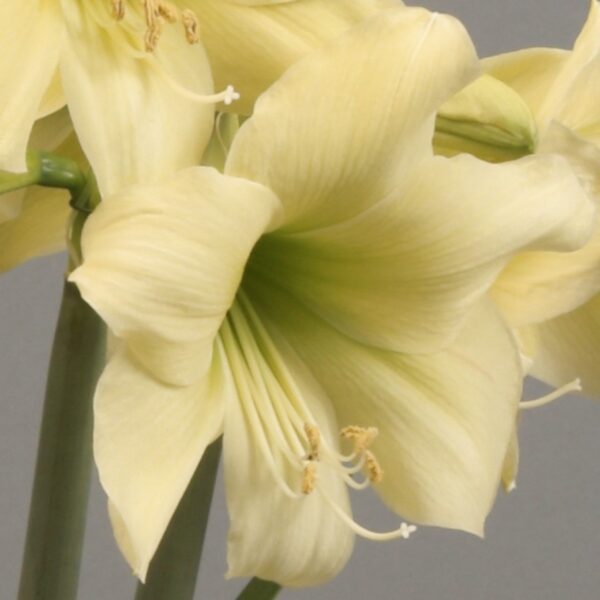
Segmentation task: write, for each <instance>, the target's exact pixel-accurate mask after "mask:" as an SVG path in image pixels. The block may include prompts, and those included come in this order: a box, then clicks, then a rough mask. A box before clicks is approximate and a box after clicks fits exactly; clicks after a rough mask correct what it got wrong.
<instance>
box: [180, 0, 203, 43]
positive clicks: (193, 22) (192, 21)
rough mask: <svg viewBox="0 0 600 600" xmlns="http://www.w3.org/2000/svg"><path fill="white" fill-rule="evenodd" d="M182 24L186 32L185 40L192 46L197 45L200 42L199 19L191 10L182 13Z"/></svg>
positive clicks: (187, 9)
mask: <svg viewBox="0 0 600 600" xmlns="http://www.w3.org/2000/svg"><path fill="white" fill-rule="evenodd" d="M181 23H182V24H183V29H184V30H185V39H186V40H187V41H188V43H190V44H197V43H198V42H199V41H200V35H199V33H198V17H196V15H195V14H194V12H193V11H191V10H190V9H189V8H186V9H184V10H182V11H181Z"/></svg>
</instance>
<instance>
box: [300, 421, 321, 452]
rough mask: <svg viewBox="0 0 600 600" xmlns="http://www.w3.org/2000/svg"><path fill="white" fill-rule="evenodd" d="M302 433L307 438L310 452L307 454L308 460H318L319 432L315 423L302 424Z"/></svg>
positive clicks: (319, 450) (319, 447)
mask: <svg viewBox="0 0 600 600" xmlns="http://www.w3.org/2000/svg"><path fill="white" fill-rule="evenodd" d="M304 433H306V437H307V438H308V445H309V448H310V452H309V454H308V460H319V456H320V453H321V434H320V433H319V430H318V429H317V427H316V426H315V425H310V424H309V423H305V424H304Z"/></svg>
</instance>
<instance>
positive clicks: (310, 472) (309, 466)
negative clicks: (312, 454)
mask: <svg viewBox="0 0 600 600" xmlns="http://www.w3.org/2000/svg"><path fill="white" fill-rule="evenodd" d="M316 482H317V465H316V464H315V463H314V462H313V461H309V462H307V463H306V464H305V465H304V470H303V471H302V493H303V494H306V495H308V494H310V493H312V492H313V491H314V489H315V484H316Z"/></svg>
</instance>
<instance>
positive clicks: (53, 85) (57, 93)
mask: <svg viewBox="0 0 600 600" xmlns="http://www.w3.org/2000/svg"><path fill="white" fill-rule="evenodd" d="M66 102H67V101H66V99H65V93H64V91H63V88H62V81H61V79H60V69H59V68H58V65H57V68H56V71H55V72H54V75H53V77H52V79H51V81H50V85H48V87H47V88H46V92H45V93H44V96H43V98H42V101H41V102H40V107H39V109H38V115H37V118H38V119H42V118H43V117H47V116H48V115H51V114H52V113H55V112H56V111H58V110H60V109H61V108H63V107H64V106H65V104H66Z"/></svg>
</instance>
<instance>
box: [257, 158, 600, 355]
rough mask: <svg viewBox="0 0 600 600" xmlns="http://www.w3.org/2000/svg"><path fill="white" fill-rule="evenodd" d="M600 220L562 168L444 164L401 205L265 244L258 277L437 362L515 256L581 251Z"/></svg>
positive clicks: (429, 165) (463, 161)
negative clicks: (434, 354) (428, 354)
mask: <svg viewBox="0 0 600 600" xmlns="http://www.w3.org/2000/svg"><path fill="white" fill-rule="evenodd" d="M594 210H595V209H594V206H593V204H592V203H591V202H590V200H589V199H588V197H587V196H586V194H585V193H584V192H583V190H582V189H581V187H580V185H579V183H578V181H577V178H576V177H575V176H574V175H573V174H572V172H571V170H570V169H569V168H568V165H567V164H566V161H564V160H563V159H561V158H560V157H555V156H534V157H529V158H525V159H522V160H520V161H514V162H511V163H505V164H502V165H492V164H489V163H485V162H483V161H479V160H477V159H474V158H472V157H470V156H467V155H462V156H457V157H455V158H452V159H446V158H442V157H435V158H431V159H430V160H429V161H426V162H424V163H423V164H422V165H420V166H419V167H418V168H415V169H414V170H413V172H412V173H411V174H407V176H406V182H405V190H404V191H403V193H402V194H401V195H398V196H391V197H388V198H387V199H386V200H384V201H382V202H380V203H379V204H377V205H376V206H374V207H373V208H372V209H371V210H369V211H366V212H364V213H362V214H360V215H358V216H357V217H355V218H354V219H351V220H348V221H346V222H342V223H340V224H338V225H335V226H330V227H324V228H321V229H318V230H314V231H307V232H304V233H296V234H279V232H275V233H274V234H271V235H268V236H266V237H265V238H264V239H262V240H261V241H260V242H259V244H258V245H257V248H256V250H255V252H254V254H253V255H252V258H251V262H250V270H251V272H252V273H255V274H256V276H257V277H260V279H261V280H262V281H263V282H265V285H277V286H280V287H282V288H285V289H286V290H288V291H289V292H290V293H291V294H292V295H293V296H295V297H296V298H297V299H298V300H300V301H301V302H302V303H303V304H305V305H306V306H307V307H309V308H310V309H311V310H313V311H314V312H315V313H317V314H318V315H319V316H321V317H322V318H324V319H325V320H327V321H328V322H329V323H331V324H332V325H334V326H335V327H337V328H338V329H339V330H340V331H342V332H344V333H345V334H346V335H349V336H351V337H354V338H355V339H357V340H359V341H362V342H364V343H366V344H373V345H376V346H379V347H381V348H387V349H389V350H395V351H402V352H432V351H437V350H440V349H441V348H443V346H444V345H446V344H448V343H449V342H450V341H451V340H452V339H453V338H454V337H455V335H456V334H457V332H458V330H459V329H460V328H461V327H462V324H463V321H464V319H465V318H466V317H467V314H468V312H469V310H470V309H471V307H472V306H473V304H474V303H475V302H476V301H477V300H478V299H479V298H480V297H481V296H482V295H483V294H484V293H485V292H486V291H487V290H488V289H489V288H490V286H491V285H492V284H493V282H494V280H495V278H496V277H497V275H498V274H499V273H500V271H501V270H502V268H503V267H504V266H505V265H506V264H507V262H508V261H509V260H510V259H511V257H512V255H513V254H514V253H516V252H518V251H520V250H526V249H528V248H530V247H533V248H546V249H549V250H550V249H556V250H572V249H573V248H578V247H580V246H582V245H583V244H584V243H585V242H586V241H587V240H588V238H589V235H590V234H591V228H592V227H593V219H594V214H595V213H594Z"/></svg>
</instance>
